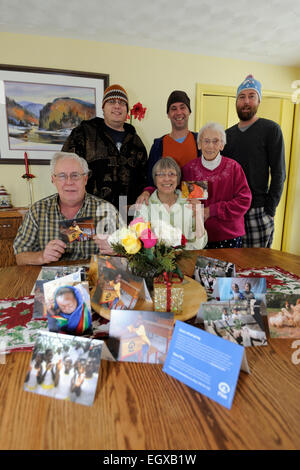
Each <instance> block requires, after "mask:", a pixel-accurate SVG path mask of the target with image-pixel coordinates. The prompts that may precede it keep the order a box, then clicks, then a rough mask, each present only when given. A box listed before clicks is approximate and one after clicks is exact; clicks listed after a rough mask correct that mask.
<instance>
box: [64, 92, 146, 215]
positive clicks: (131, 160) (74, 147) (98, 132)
mask: <svg viewBox="0 0 300 470" xmlns="http://www.w3.org/2000/svg"><path fill="white" fill-rule="evenodd" d="M102 109H103V116H104V117H103V118H100V117H95V118H93V119H90V120H88V121H82V122H81V123H80V124H79V126H78V127H76V128H75V129H73V131H72V132H71V134H70V136H69V137H68V139H67V140H66V142H65V143H64V145H63V148H62V150H63V151H64V152H75V153H77V155H79V156H80V157H83V158H85V159H86V160H87V162H88V165H89V169H90V178H89V180H88V183H87V186H86V189H87V192H88V193H91V194H94V195H95V196H98V197H100V198H102V199H105V200H107V201H109V202H110V203H112V204H113V205H114V206H115V207H116V208H117V209H119V210H121V212H122V213H123V216H124V219H125V220H126V217H125V214H124V212H123V210H124V207H125V206H124V204H127V205H131V204H134V203H135V201H136V198H137V197H138V195H139V194H140V193H141V192H142V189H143V188H144V187H145V184H146V179H147V170H146V165H147V151H146V148H145V146H144V144H143V142H142V141H141V139H140V137H139V136H138V135H137V133H136V131H135V128H134V127H133V126H132V125H131V124H128V123H126V122H125V121H126V119H127V116H128V111H129V102H128V95H127V93H126V91H125V89H124V88H123V87H122V86H120V85H117V84H115V85H111V86H109V87H108V88H106V90H105V91H104V94H103V100H102ZM121 196H126V199H121V200H119V198H120V197H121ZM122 207H123V209H122Z"/></svg>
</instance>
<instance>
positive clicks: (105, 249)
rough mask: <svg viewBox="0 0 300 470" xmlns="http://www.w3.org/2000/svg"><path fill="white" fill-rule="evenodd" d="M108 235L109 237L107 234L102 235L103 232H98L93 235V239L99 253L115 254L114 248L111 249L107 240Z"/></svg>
mask: <svg viewBox="0 0 300 470" xmlns="http://www.w3.org/2000/svg"><path fill="white" fill-rule="evenodd" d="M108 237H109V235H104V234H101V233H98V234H97V235H94V237H93V240H94V242H95V243H96V245H97V246H98V248H99V251H100V253H101V254H104V255H115V252H114V250H113V249H112V247H111V246H110V244H109V243H108V241H107V239H108Z"/></svg>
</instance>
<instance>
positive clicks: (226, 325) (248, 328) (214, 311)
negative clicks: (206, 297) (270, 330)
mask: <svg viewBox="0 0 300 470" xmlns="http://www.w3.org/2000/svg"><path fill="white" fill-rule="evenodd" d="M260 308H261V306H260V305H257V304H256V301H255V299H252V300H250V301H249V302H248V301H247V300H233V301H230V300H228V301H223V302H214V301H211V302H203V303H202V304H201V306H200V309H199V310H201V317H202V319H203V323H204V328H205V330H206V331H207V332H208V333H212V334H214V335H216V336H219V337H220V338H223V339H227V340H228V341H231V342H233V343H236V344H240V345H242V346H244V347H248V346H266V345H267V337H266V332H265V327H264V322H263V319H262V316H261V314H260Z"/></svg>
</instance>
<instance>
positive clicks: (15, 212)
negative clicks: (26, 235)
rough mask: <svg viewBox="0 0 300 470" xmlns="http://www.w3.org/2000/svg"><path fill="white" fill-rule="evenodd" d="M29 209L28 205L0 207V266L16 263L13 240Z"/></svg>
mask: <svg viewBox="0 0 300 470" xmlns="http://www.w3.org/2000/svg"><path fill="white" fill-rule="evenodd" d="M27 211H28V207H12V208H9V209H0V267H7V266H13V265H15V264H16V258H15V255H14V250H13V242H14V239H15V236H16V234H17V231H18V228H19V226H20V225H21V223H22V221H23V217H24V215H25V214H26V212H27Z"/></svg>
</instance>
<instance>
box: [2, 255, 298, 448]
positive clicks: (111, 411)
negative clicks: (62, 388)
mask: <svg viewBox="0 0 300 470" xmlns="http://www.w3.org/2000/svg"><path fill="white" fill-rule="evenodd" d="M199 253H201V254H203V255H205V256H212V257H218V258H220V259H224V260H227V261H232V262H234V263H235V264H236V265H237V266H239V267H249V266H253V267H262V266H272V265H273V266H281V267H282V268H284V269H285V270H288V271H290V272H294V273H295V274H298V275H300V256H294V255H290V254H287V253H281V252H279V251H274V250H269V249H263V248H259V249H247V248H246V249H222V250H203V251H202V252H199ZM195 256H196V254H195ZM187 263H188V264H187V265H186V268H187V270H189V272H190V273H191V272H192V270H193V265H190V266H189V263H191V260H189V262H187ZM38 272H39V268H37V267H17V266H13V267H8V268H1V269H0V276H1V278H0V297H2V298H3V297H4V296H7V297H11V296H15V297H16V296H21V295H25V294H29V293H30V291H31V289H32V287H33V284H34V282H35V279H36V277H37V275H38ZM291 344H292V340H282V339H269V338H268V346H266V347H257V348H247V358H248V362H249V365H250V368H251V374H250V375H247V374H245V373H241V374H240V378H239V381H238V385H237V389H236V394H235V397H234V401H233V405H232V408H231V410H227V409H225V408H223V407H222V406H221V405H219V404H217V403H215V402H213V401H212V400H210V399H208V398H206V397H205V396H203V395H201V394H200V393H197V392H196V391H194V390H192V389H190V388H188V387H187V386H186V385H184V384H182V383H180V382H178V381H176V380H175V379H173V378H171V377H170V376H168V375H167V374H165V373H163V372H162V366H161V365H156V364H155V365H154V364H135V363H118V362H107V361H102V362H101V377H100V380H99V382H98V387H97V392H96V398H95V402H94V405H93V406H92V407H86V406H83V405H75V404H73V403H70V402H63V401H61V400H55V399H50V398H47V397H44V396H39V395H35V394H31V393H28V392H24V391H23V384H24V379H25V375H26V371H27V367H28V365H29V361H30V357H31V354H30V353H13V354H11V355H10V356H9V357H7V359H6V364H5V365H0V436H1V437H0V448H1V449H10V450H11V449H62V450H63V449H86V450H89V449H97V450H101V449H102V450H103V449H106V450H107V449H109V450H116V449H120V450H139V449H146V450H159V449H165V450H167V449H169V450H175V449H184V450H195V449H299V447H300V364H299V365H296V364H293V362H292V354H293V353H294V352H295V349H292V348H291ZM298 349H299V346H298ZM298 357H299V358H300V353H299V355H298Z"/></svg>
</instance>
